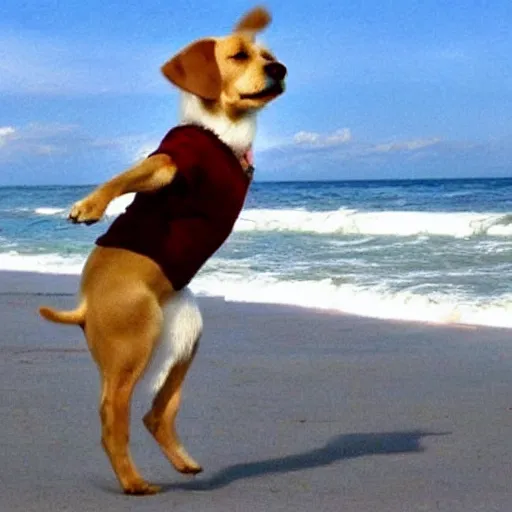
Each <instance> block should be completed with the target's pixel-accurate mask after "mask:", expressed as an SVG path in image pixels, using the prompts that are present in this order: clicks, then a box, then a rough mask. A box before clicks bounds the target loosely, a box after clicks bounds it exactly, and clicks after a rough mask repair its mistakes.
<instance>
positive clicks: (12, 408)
mask: <svg viewBox="0 0 512 512" xmlns="http://www.w3.org/2000/svg"><path fill="white" fill-rule="evenodd" d="M76 283H77V278H75V277H62V276H60V277H59V276H43V275H34V274H21V273H20V274H14V273H0V329H1V331H0V333H1V338H0V388H1V394H0V407H1V418H2V420H1V421H2V423H1V427H2V428H1V434H0V454H1V465H0V486H1V487H0V489H1V491H0V510H1V511H2V512H3V511H23V512H30V511H38V512H46V511H70V512H75V511H77V512H78V511H108V512H116V511H130V510H137V511H153V510H154V511H161V510H168V511H171V510H172V511H180V510H183V511H185V510H186V511H190V510H195V511H219V512H220V511H222V512H231V511H243V512H252V511H255V512H267V511H314V512H323V511H326V512H327V511H333V512H334V511H336V512H337V511H343V512H352V511H354V512H355V511H357V512H366V511H368V512H387V511H390V512H402V511H403V512H409V511H431V510H432V511H434V510H436V511H437V510H442V511H449V512H458V511H461V512H472V511H477V510H478V511H483V512H491V511H504V512H510V511H511V510H512V395H511V390H512V337H511V331H510V330H499V329H487V328H476V329H466V328H456V327H439V326H438V327H436V326H428V325H423V324H412V323H400V322H385V321H379V320H371V319H362V318H356V317H351V316H344V315H338V314H329V313H320V312H314V311H309V310H302V309H297V308H291V307H281V306H271V305H269V306H267V305H252V304H236V303H224V302H223V301H221V300H216V299H202V300H201V304H202V310H203V313H204V317H205V325H206V330H205V334H204V337H203V339H202V343H201V347H200V350H199V354H198V357H197V360H196V362H195V364H194V366H193V368H192V370H191V372H190V374H189V377H188V380H187V384H186V387H185V394H184V405H183V407H182V411H181V414H180V416H179V429H180V432H181V434H182V438H183V440H184V442H185V445H186V446H187V448H188V449H189V451H190V452H191V453H192V454H193V456H194V457H196V458H197V460H199V461H200V462H201V463H202V464H203V466H204V468H205V471H204V473H202V474H201V475H199V476H198V477H196V478H194V479H190V478H186V477H184V476H182V475H179V474H177V473H176V472H175V471H174V470H173V469H172V468H171V467H170V465H169V464H168V462H167V461H166V460H165V459H164V457H163V456H162V455H161V454H160V452H159V450H158V447H157V446H156V445H155V443H154V441H153V440H152V439H151V438H150V437H149V435H148V434H147V433H146V432H145V431H144V429H143V426H142V423H141V421H140V418H141V417H142V415H143V413H144V412H145V409H146V407H147V404H148V403H149V398H148V397H147V396H146V394H145V392H144V390H143V389H140V391H138V393H137V396H136V399H135V403H134V410H133V418H132V425H133V427H132V450H133V454H134V458H135V460H136V462H137V464H138V466H139V468H140V470H141V472H142V473H143V474H144V476H145V477H146V478H147V479H149V480H150V481H152V482H155V483H159V484H161V485H163V487H164V492H163V493H161V494H159V495H157V496H154V497H148V498H133V497H127V496H124V495H122V494H121V493H120V491H119V489H118V487H117V482H116V481H115V478H114V476H113V473H112V471H111V469H110V467H109V465H108V463H107V459H106V457H105V455H104V454H103V452H102V449H101V447H100V444H99V437H100V434H99V422H98V415H97V400H98V378H97V373H96V369H95V367H94V366H93V363H92V361H91V359H90V357H89V354H88V352H87V351H86V348H85V342H84V340H83V339H82V333H81V331H80V330H79V329H77V328H74V327H66V326H57V325H53V324H49V323H46V322H44V321H42V320H40V319H39V317H38V316H37V315H36V314H35V311H36V308H37V306H38V305H40V304H41V303H47V304H52V305H56V306H64V307H67V306H71V305H72V304H74V299H73V296H72V295H73V293H74V291H75V289H76Z"/></svg>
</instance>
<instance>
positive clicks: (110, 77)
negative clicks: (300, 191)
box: [0, 0, 512, 186]
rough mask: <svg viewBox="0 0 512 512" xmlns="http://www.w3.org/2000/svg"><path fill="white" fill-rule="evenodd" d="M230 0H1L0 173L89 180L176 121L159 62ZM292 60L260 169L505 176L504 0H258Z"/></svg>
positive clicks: (218, 25) (267, 121)
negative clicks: (271, 19)
mask: <svg viewBox="0 0 512 512" xmlns="http://www.w3.org/2000/svg"><path fill="white" fill-rule="evenodd" d="M254 5H255V4H253V3H248V2H247V1H239V0H223V1H222V2H212V1H207V0H180V2H170V1H169V0H166V1H161V0H144V2H142V1H140V0H137V1H134V0H123V1H118V0H88V1H87V2H84V1H83V0H23V1H21V0H2V3H1V6H0V186H1V185H43V184H94V183H99V182H102V181H105V180H106V179H108V178H109V177H111V176H112V175H114V174H117V173H119V172H121V171H123V170H124V169H126V168H127V167H129V166H130V165H132V164H133V163H134V162H136V161H137V160H138V159H140V158H141V157H143V156H144V155H146V154H148V153H149V152H150V151H151V150H152V149H154V148H155V147H156V145H157V144H158V142H159V141H160V140H161V139H162V137H163V136H164V135H165V133H166V132H167V131H168V130H169V129H170V128H171V127H172V126H173V125H174V124H176V122H177V120H178V101H179V95H178V92H177V91H176V90H175V89H174V88H173V86H171V84H170V83H169V82H167V81H166V80H165V79H164V77H163V76H162V75H161V73H160V66H161V65H162V64H163V63H164V62H165V61H166V60H168V59H169V58H170V57H171V56H172V55H173V54H175V53H176V52H177V51H178V50H179V49H180V48H182V47H183V46H185V45H186V44H188V43H189V42H191V41H193V40H195V39H198V38H201V37H205V36H222V35H226V34H228V33H229V32H230V31H231V28H232V27H233V25H234V23H235V22H236V21H237V20H238V18H239V17H240V16H241V15H242V14H243V13H244V12H245V11H247V10H248V9H249V8H251V7H253V6H254ZM263 5H265V6H266V7H267V8H268V9H269V10H270V11H271V12H272V15H273V23H272V25H271V26H270V27H269V28H268V29H267V30H266V31H265V33H264V34H262V37H261V41H262V42H263V43H264V44H265V45H268V46H269V47H270V48H271V49H272V51H273V52H274V53H275V54H276V55H277V57H278V58H279V60H281V61H282V62H283V63H284V64H285V65H286V66H287V68H288V77H287V90H286V92H285V94H284V95H283V96H282V97H280V98H278V99H277V100H276V101H275V102H274V103H272V104H271V105H269V107H268V108H267V109H266V110H265V111H264V112H262V114H261V116H260V118H259V125H258V135H257V140H256V143H255V161H256V179H258V180H259V181H269V180H271V181H276V180H277V181H280V180H284V181H288V180H344V179H414V178H463V177H512V59H511V58H510V56H511V55H512V31H511V30H510V26H511V25H512V3H511V2H510V0H492V1H490V0H487V1H486V0H479V1H476V0H465V1H452V0H442V1H441V0H430V1H429V0H422V1H417V0H394V1H392V0H379V1H374V0H366V1H357V0H352V1H351V2H340V1H339V0H330V1H329V0H316V1H315V2H291V1H290V0H274V1H269V2H267V3H264V4H263Z"/></svg>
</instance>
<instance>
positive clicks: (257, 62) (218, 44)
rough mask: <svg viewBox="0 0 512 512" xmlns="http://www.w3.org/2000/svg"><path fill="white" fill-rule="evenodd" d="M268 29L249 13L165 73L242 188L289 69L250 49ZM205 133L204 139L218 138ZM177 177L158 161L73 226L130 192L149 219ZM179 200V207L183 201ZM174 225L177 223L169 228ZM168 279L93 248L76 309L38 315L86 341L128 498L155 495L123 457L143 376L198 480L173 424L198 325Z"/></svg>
mask: <svg viewBox="0 0 512 512" xmlns="http://www.w3.org/2000/svg"><path fill="white" fill-rule="evenodd" d="M269 22H270V16H269V14H268V13H267V11H265V10H264V9H262V8H257V9H254V10H252V11H251V12H249V13H248V14H247V15H246V16H244V17H243V18H242V20H241V21H240V22H239V23H238V24H237V26H236V28H235V30H234V33H233V34H232V35H230V36H227V37H223V38H209V39H202V40H199V41H197V42H195V43H193V44H191V45H190V46H188V47H186V48H185V49H184V50H182V51H181V52H180V53H179V54H177V55H176V56H175V57H173V58H172V59H171V60H170V61H169V62H167V63H166V64H165V65H164V66H163V67H162V71H163V73H164V75H165V76H166V77H167V78H168V79H169V80H170V81H171V82H172V83H174V84H175V85H177V86H178V87H179V88H180V89H182V91H183V94H184V99H183V112H182V124H185V125H196V126H200V127H203V128H207V129H208V130H211V132H213V133H214V134H215V137H216V138H217V137H218V139H220V141H222V142H219V144H222V145H223V147H224V149H225V148H226V147H227V146H229V148H228V153H229V154H227V153H226V151H225V150H224V149H222V150H220V149H219V155H220V154H221V153H222V155H223V156H222V158H224V159H227V160H226V161H229V162H231V164H232V166H235V164H236V166H239V169H240V173H241V175H243V179H245V180H246V181H247V186H248V183H249V181H250V180H249V179H248V178H247V177H246V176H245V175H244V174H243V170H244V169H246V168H248V167H249V166H250V157H249V154H250V153H249V151H250V148H251V145H252V141H253V138H254V135H255V115H256V113H257V112H258V110H260V109H261V108H262V107H263V106H265V105H266V104H267V103H268V102H269V101H271V100H272V99H274V98H275V97H277V96H278V95H279V94H281V93H282V92H283V79H284V77H285V75H286V68H285V67H284V66H283V65H282V64H280V63H278V62H277V61H276V60H275V58H274V57H273V56H272V54H271V53H270V52H269V51H268V50H266V49H264V48H262V47H260V46H259V45H257V44H256V43H255V42H254V37H255V34H256V33H257V32H259V31H261V30H262V29H263V28H265V27H266V26H267V25H268V23H269ZM180 129H182V127H180ZM187 129H189V128H187V127H185V130H187ZM192 130H198V128H192ZM203 131H204V130H203ZM211 132H210V131H207V132H205V134H203V135H201V136H202V137H203V136H204V137H206V138H208V137H210V138H211V137H214V135H212V134H211ZM208 134H209V135H208ZM179 147H180V150H181V146H179ZM193 152H194V151H193V150H192V153H193ZM233 155H236V156H233ZM193 156H194V155H193ZM229 158H231V160H229ZM205 165H206V164H205ZM181 171H182V170H181V169H180V166H179V165H177V163H176V162H175V161H174V159H173V158H172V157H171V156H169V155H168V154H164V153H157V154H154V155H152V156H150V157H148V158H147V159H146V160H144V161H143V162H142V163H140V164H139V165H136V166H135V167H133V168H132V169H129V170H128V171H126V172H124V173H123V174H120V175H119V176H117V177H115V178H113V179H112V180H110V181H108V182H107V183H105V184H103V185H101V186H100V187H98V188H97V189H96V190H95V191H94V192H92V193H91V194H90V195H89V196H87V197H86V198H85V199H83V200H81V201H79V202H77V203H76V204H75V205H74V206H73V207H72V210H71V213H70V219H71V220H73V221H74V222H83V223H92V222H96V221H97V220H99V219H100V218H101V217H102V215H103V214H104V212H105V210H106V208H107V206H108V204H109V203H110V201H112V200H113V199H114V198H116V197H118V196H120V195H122V194H125V193H127V192H137V193H138V194H137V195H136V198H135V202H137V200H139V203H140V202H141V201H145V202H144V204H146V205H149V206H148V208H149V209H151V204H152V201H153V198H155V201H156V198H157V197H159V194H162V193H164V191H166V190H172V187H173V186H174V185H175V182H177V181H179V180H177V178H180V179H181V178H183V175H182V172H181ZM182 182H184V181H183V180H182ZM180 183H181V182H180ZM182 184H183V183H182ZM224 185H225V186H224V188H223V189H222V190H217V188H218V187H217V188H216V187H215V186H212V187H211V188H209V189H208V190H207V191H206V195H205V194H204V191H203V196H201V198H200V200H201V201H203V199H202V198H203V197H204V198H205V199H204V201H205V202H207V203H208V205H209V208H210V209H211V208H212V207H214V206H215V205H216V204H217V205H219V207H220V206H222V204H224V203H226V201H227V202H229V199H230V195H229V194H230V189H229V187H228V186H226V184H224ZM180 187H181V185H180ZM180 190H181V189H180ZM186 190H187V192H185V200H188V199H189V198H188V196H186V194H191V195H192V196H193V194H194V193H195V192H194V190H195V189H194V188H191V189H190V190H189V189H186ZM233 190H234V189H233ZM177 194H178V193H177ZM179 194H182V192H179ZM179 194H178V195H176V197H178V198H180V200H184V199H183V194H182V195H179ZM223 194H224V195H223ZM190 200H191V201H193V200H196V201H197V200H198V198H197V197H191V198H190ZM135 202H134V203H135ZM183 204H185V203H183ZM242 204H243V203H242ZM240 207H241V206H240ZM205 208H206V207H205ZM125 215H126V214H125ZM180 215H182V213H181V214H180ZM132 217H133V215H132ZM203 217H204V218H203ZM203 217H200V219H199V221H198V222H199V223H202V224H200V228H201V229H203V228H204V231H201V229H199V228H198V229H199V231H194V230H192V231H190V232H186V233H185V235H186V236H187V237H188V238H190V239H191V240H192V242H194V243H196V242H197V243H199V242H200V241H201V240H199V241H198V240H196V239H195V238H201V236H203V235H201V233H205V234H208V233H209V231H208V230H209V229H210V228H211V226H210V225H209V224H208V222H209V219H208V215H206V214H205V215H204V216H203ZM116 222H117V221H116ZM170 222H174V221H173V219H172V218H171V219H170ZM233 223H234V220H233ZM135 224H136V222H135V223H134V227H135ZM212 225H213V224H212ZM211 229H213V228H211ZM196 233H197V234H196ZM107 234H108V233H107ZM223 236H224V235H223ZM226 236H227V235H226ZM194 237H195V238H194ZM188 238H187V240H188ZM219 241H220V239H219ZM150 242H151V241H150V240H149V239H148V240H147V243H148V244H149V243H150ZM220 243H221V241H220ZM193 246H194V245H193V244H192V246H191V247H193ZM210 252H212V251H210ZM186 256H187V258H189V259H190V260H191V261H192V260H194V258H195V255H194V254H187V255H186ZM184 261H185V263H188V261H189V260H187V259H185V260H184ZM172 271H173V268H171V269H170V270H169V272H172ZM168 275H169V274H168V273H166V272H165V271H164V270H163V268H162V265H159V264H158V263H157V262H156V261H154V260H153V259H152V258H151V257H148V256H147V255H145V254H143V251H142V253H139V252H137V251H132V250H127V249H125V248H119V247H115V246H107V247H106V246H97V247H96V248H95V249H94V250H93V251H92V253H91V255H90V256H89V258H88V260H87V263H86V265H85V268H84V271H83V275H82V281H81V290H80V304H79V306H78V307H77V309H76V310H74V311H55V310H53V309H51V308H47V307H42V308H40V313H41V315H42V316H43V317H45V318H46V319H48V320H51V321H54V322H60V323H67V324H77V325H80V326H81V327H82V329H83V331H84V333H85V337H86V339H87V343H88V346H89V349H90V351H91V354H92V356H93V358H94V360H95V362H96V363H97V365H98V369H99V372H100V377H101V401H100V417H101V423H102V444H103V447H104V449H105V451H106V453H107V455H108V457H109V459H110V462H111V464H112V467H113V469H114V471H115V473H116V476H117V478H118V479H119V482H120V484H121V486H122V488H123V490H124V492H126V493H129V494H152V493H155V492H157V491H158V488H157V487H156V486H154V485H150V484H148V483H147V482H146V481H145V480H144V479H143V478H142V477H141V476H140V474H139V472H138V471H137V469H136V467H135V465H134V463H133V461H132V458H131V455H130V450H129V447H128V443H129V417H130V403H131V398H132V394H133V390H134V386H135V384H136V383H137V381H138V380H139V378H140V377H141V376H142V375H143V374H144V373H145V371H146V367H148V368H150V373H152V374H153V373H154V374H155V375H156V376H157V377H156V381H155V387H156V388H157V390H158V391H157V393H156V396H155V398H154V400H153V403H152V407H151V409H150V411H149V412H148V413H147V414H146V415H145V417H144V424H145V425H146V427H147V428H148V430H149V431H150V432H151V434H152V435H153V436H154V438H155V439H156V441H157V442H158V443H159V445H160V446H161V448H162V450H163V452H164V454H165V455H166V456H167V457H168V459H169V460H170V462H171V463H172V464H173V465H174V467H175V468H176V469H177V470H178V471H180V472H182V473H198V472H199V471H201V467H200V466H199V464H198V463H197V462H195V461H194V460H193V459H192V458H191V457H190V456H189V455H188V454H187V452H186V450H185V449H184V448H183V446H182V444H181V442H180V440H179V438H178V435H177V433H176V429H175V418H176V415H177V413H178V408H179V404H180V393H181V386H182V383H183V380H184V378H185V375H186V373H187V371H188V369H189V367H190V365H191V363H192V359H193V357H194V354H195V352H196V349H197V342H198V340H199V337H200V335H201V330H202V318H201V314H200V312H199V309H198V307H197V304H196V302H195V300H194V297H193V295H192V293H191V292H190V291H189V290H188V289H187V288H185V287H181V289H180V287H177V286H176V285H175V283H173V282H172V280H170V279H169V277H168ZM150 362H151V365H150V364H149V363H150Z"/></svg>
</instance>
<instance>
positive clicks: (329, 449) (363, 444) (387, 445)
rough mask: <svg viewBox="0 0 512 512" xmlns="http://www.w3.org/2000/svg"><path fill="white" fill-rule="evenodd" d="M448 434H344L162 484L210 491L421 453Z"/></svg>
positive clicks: (167, 487) (172, 487)
mask: <svg viewBox="0 0 512 512" xmlns="http://www.w3.org/2000/svg"><path fill="white" fill-rule="evenodd" d="M446 434H448V433H447V432H438V433H435V432H423V431H421V430H413V431H407V432H383V433H367V434H344V435H340V436H336V437H334V438H332V439H331V440H330V441H328V442H327V443H326V444H325V445H324V446H322V447H320V448H315V449H313V450H309V451H306V452H303V453H298V454H295V455H287V456H286V457H278V458H273V459H265V460H260V461H255V462H247V463H243V464H235V465H234V466H229V467H227V468H225V469H222V470H220V471H217V472H216V473H214V474H213V475H212V476H210V477H209V478H206V479H204V480H203V479H197V480H194V481H191V482H183V483H174V484H164V485H162V491H172V490H176V489H181V490H189V491H190V490H192V491H209V490H214V489H220V488H222V487H225V486H227V485H229V484H231V483H232V482H235V481H237V480H245V479H247V478H254V477H258V476H263V475H268V474H279V473H291V472H294V471H301V470H304V469H311V468H317V467H323V466H329V465H330V464H333V463H335V462H337V461H340V460H344V459H352V458H355V457H363V456H368V455H390V454H398V453H420V452H422V451H423V450H424V449H423V448H422V446H421V444H420V442H421V439H422V438H424V437H428V436H438V435H446Z"/></svg>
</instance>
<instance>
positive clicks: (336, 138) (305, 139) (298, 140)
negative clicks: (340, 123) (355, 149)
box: [293, 128, 352, 147]
mask: <svg viewBox="0 0 512 512" xmlns="http://www.w3.org/2000/svg"><path fill="white" fill-rule="evenodd" d="M351 140H352V133H351V131H350V129H349V128H341V129H340V130H336V131H335V132H333V133H327V134H324V133H317V132H307V131H300V132H298V133H296V134H295V135H294V136H293V142H294V143H295V144H298V145H305V146H320V147H327V146H338V145H342V144H347V143H348V142H350V141H351Z"/></svg>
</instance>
